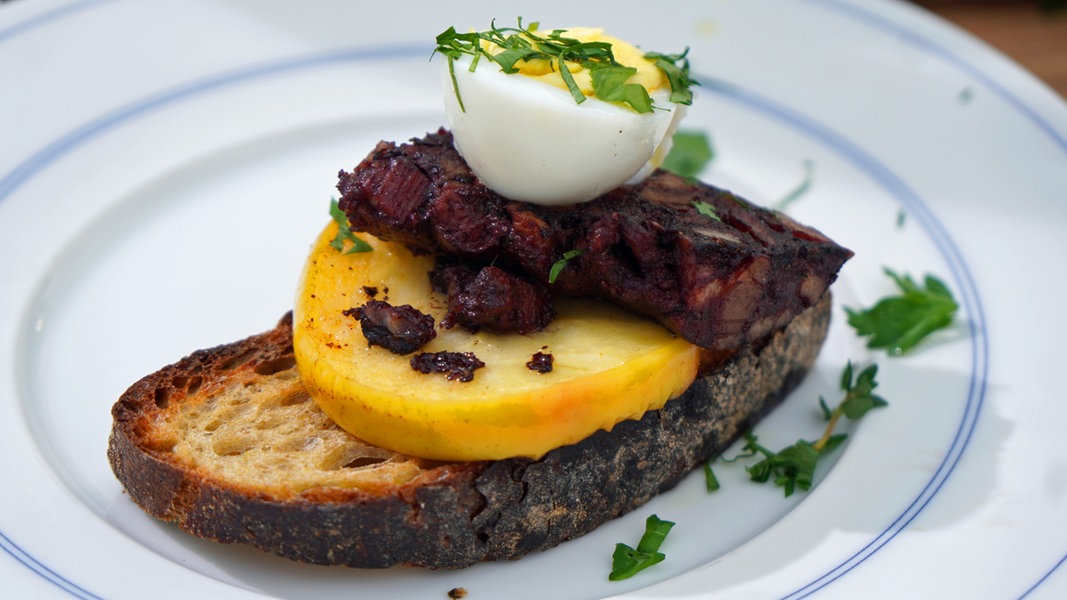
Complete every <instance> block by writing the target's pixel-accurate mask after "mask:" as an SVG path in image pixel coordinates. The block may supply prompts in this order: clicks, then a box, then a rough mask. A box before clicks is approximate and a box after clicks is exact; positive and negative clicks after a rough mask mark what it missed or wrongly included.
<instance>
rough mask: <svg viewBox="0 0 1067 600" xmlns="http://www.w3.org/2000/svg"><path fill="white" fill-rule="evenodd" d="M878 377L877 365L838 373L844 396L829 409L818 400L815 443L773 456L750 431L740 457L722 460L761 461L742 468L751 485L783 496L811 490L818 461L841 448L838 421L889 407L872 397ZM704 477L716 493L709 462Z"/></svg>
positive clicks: (804, 443)
mask: <svg viewBox="0 0 1067 600" xmlns="http://www.w3.org/2000/svg"><path fill="white" fill-rule="evenodd" d="M877 374H878V365H876V364H872V365H870V366H868V367H866V368H864V369H863V370H862V371H860V372H859V373H858V374H857V373H855V369H854V367H853V365H852V363H851V362H849V363H848V365H847V366H846V367H845V369H844V371H843V372H842V373H841V382H840V387H841V391H843V392H844V396H843V397H842V399H841V401H840V402H839V403H838V404H837V406H835V407H834V408H833V409H831V408H830V407H829V406H828V405H827V404H826V400H825V399H824V398H821V397H820V398H819V407H820V408H821V409H822V412H823V416H824V417H825V418H826V421H827V423H826V428H825V429H824V431H823V434H822V436H821V437H820V438H819V439H818V440H816V441H814V442H811V441H808V440H803V439H802V440H797V442H796V443H794V444H792V445H790V446H786V447H785V448H783V449H781V450H779V451H777V452H775V451H773V450H770V449H769V448H767V447H765V446H763V445H761V444H760V443H759V438H758V437H757V436H756V435H755V434H753V433H752V432H751V431H749V432H747V433H745V434H744V439H745V445H744V446H743V447H742V448H741V454H739V455H737V456H736V457H734V458H730V459H722V460H723V462H737V461H740V460H745V459H749V458H753V457H757V456H758V457H761V458H760V460H759V461H758V462H756V463H754V464H751V465H749V466H746V467H745V471H747V472H748V476H749V479H751V480H752V481H755V482H757V483H765V482H767V481H773V482H774V484H775V485H778V486H780V487H782V488H783V490H784V492H785V495H786V496H791V495H792V494H793V492H794V491H796V489H798V488H799V489H801V490H809V489H811V484H812V482H813V481H814V480H815V467H816V465H817V464H818V460H819V458H820V457H822V456H824V455H826V454H828V453H829V452H830V451H832V450H833V449H834V448H836V447H838V446H839V445H841V443H842V442H844V441H845V439H846V437H847V434H844V433H834V430H835V429H836V427H837V423H838V421H839V420H840V419H841V417H846V418H848V419H850V420H856V419H859V418H861V417H863V415H865V414H867V413H868V412H869V411H870V410H871V409H873V408H878V407H881V406H886V405H887V404H888V403H887V402H886V401H885V399H884V398H882V397H881V396H878V395H876V394H875V393H874V388H876V387H878V383H877V382H876V381H875V377H876V376H877ZM704 476H705V479H706V481H707V487H708V491H714V490H716V489H718V487H719V483H718V480H717V479H716V478H715V473H714V472H713V471H712V468H711V461H709V462H708V463H707V464H705V466H704Z"/></svg>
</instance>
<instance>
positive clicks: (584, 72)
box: [108, 21, 851, 568]
mask: <svg viewBox="0 0 1067 600" xmlns="http://www.w3.org/2000/svg"><path fill="white" fill-rule="evenodd" d="M437 51H438V53H439V54H441V55H443V58H444V60H443V61H442V65H443V67H442V71H443V73H444V76H443V79H444V82H445V90H446V91H445V97H446V107H447V109H448V112H449V128H448V129H441V130H439V131H437V132H433V133H429V134H427V135H425V136H423V137H421V138H418V139H414V140H411V141H409V142H407V143H402V144H395V143H391V142H382V143H380V144H378V146H377V147H376V148H374V149H373V150H372V151H371V152H370V154H369V155H368V156H367V157H366V158H365V159H364V160H363V161H362V162H360V163H359V164H358V165H356V166H355V168H353V169H352V170H351V171H342V172H341V173H340V175H339V183H338V190H339V192H340V200H339V202H338V203H337V204H336V205H334V207H333V214H334V219H333V220H332V221H331V222H330V223H329V224H328V226H327V227H326V229H325V230H324V231H323V233H322V234H321V236H320V237H319V239H318V240H317V241H315V242H314V245H313V247H312V250H311V254H310V257H309V258H308V260H307V265H306V267H305V271H304V274H303V277H302V279H301V282H300V284H299V288H298V291H297V296H296V302H295V305H294V307H293V309H292V312H291V314H287V315H286V316H285V317H284V318H283V319H282V320H281V322H280V323H278V325H277V326H276V327H275V328H274V329H273V330H271V331H268V332H266V333H263V334H260V335H256V336H253V337H249V338H247V339H244V340H241V341H238V342H234V343H231V344H226V345H223V346H219V347H216V348H211V349H207V350H200V351H197V352H195V353H193V354H191V355H189V356H188V357H186V358H184V359H182V360H180V361H179V362H177V363H175V364H173V365H170V366H167V367H164V368H162V369H161V370H159V371H158V372H156V373H153V374H151V375H148V376H147V377H145V378H143V379H142V380H140V381H138V382H137V383H135V384H134V385H133V386H132V387H130V388H129V390H128V391H127V392H126V393H125V394H123V396H122V397H121V398H120V399H119V400H118V402H117V403H116V404H115V405H114V408H113V416H114V427H113V430H112V433H111V438H110V445H109V449H108V457H109V459H110V462H111V465H112V468H113V469H114V472H115V474H116V475H117V477H118V479H119V480H120V481H121V482H122V484H123V485H124V486H125V488H126V490H127V491H128V493H129V496H130V498H131V499H132V500H133V501H134V502H136V503H137V504H138V505H140V506H141V507H142V508H143V509H144V510H145V511H147V512H148V513H149V514H151V515H153V516H155V517H157V518H159V519H163V520H165V521H171V522H173V523H175V524H176V525H177V526H178V527H180V528H181V529H183V530H185V531H188V532H189V533H192V534H193V535H197V536H200V537H204V538H208V539H212V540H217V541H221V542H240V543H245V544H249V545H252V546H255V547H258V548H261V549H263V550H266V551H268V552H272V553H275V554H279V555H281V556H285V557H288V558H291V559H294V560H298V561H304V562H310V563H318V564H341V565H349V566H356V567H387V566H390V565H395V564H407V565H421V566H427V567H446V568H455V567H464V566H467V565H470V564H472V563H475V562H477V561H485V560H499V559H515V558H519V557H521V556H523V555H524V554H527V553H529V552H532V551H537V550H542V549H546V548H550V547H552V546H555V545H557V544H559V543H560V542H563V541H565V540H568V539H571V538H574V537H577V536H580V535H582V534H584V533H586V532H589V531H590V530H592V529H594V528H595V527H597V526H598V525H600V524H602V523H604V522H605V521H608V520H610V519H612V518H615V517H617V516H619V515H621V514H624V513H626V512H628V511H631V510H633V509H635V508H636V507H639V506H641V505H642V504H643V503H645V502H647V501H648V500H649V499H651V498H652V497H653V496H655V495H656V494H657V493H659V492H661V491H663V490H666V489H668V488H670V487H672V486H674V485H675V484H676V483H677V482H678V481H679V480H680V479H681V478H682V477H684V476H685V475H686V474H687V473H688V472H689V471H690V470H691V469H693V468H694V467H695V466H697V465H699V464H701V463H703V462H704V461H706V460H707V459H708V458H709V457H710V456H713V455H714V454H717V453H718V452H721V451H722V450H723V449H724V448H725V447H726V446H727V445H728V444H729V443H731V442H732V441H733V440H734V439H736V438H737V436H739V435H740V434H741V433H742V432H743V431H745V430H746V429H747V428H749V427H751V426H752V425H753V424H754V423H755V422H756V421H757V420H758V419H759V418H760V417H761V416H763V415H764V414H766V413H767V412H768V411H769V410H771V409H772V408H773V407H774V406H775V405H776V404H777V403H778V402H780V401H781V400H782V399H783V398H784V397H785V395H786V394H788V392H789V391H790V390H791V389H793V388H794V387H795V386H796V385H797V384H798V383H799V382H800V381H801V379H802V378H803V377H804V375H805V374H806V372H807V371H808V370H809V368H810V367H811V366H812V364H813V362H814V360H815V357H816V355H817V353H818V351H819V349H820V346H821V344H822V342H823V339H824V336H825V334H826V330H827V326H828V322H829V314H830V296H829V287H830V284H831V283H832V282H833V281H834V279H835V278H836V276H837V272H838V270H839V269H840V267H841V266H842V265H843V264H844V262H845V261H847V260H848V259H849V257H850V256H851V252H849V251H848V250H846V249H844V248H841V247H840V246H838V245H837V244H835V243H834V242H833V241H831V240H830V239H828V238H827V237H826V236H824V235H822V234H821V233H819V232H818V231H816V230H814V229H812V228H810V227H806V226H804V225H801V224H798V223H797V222H795V221H793V220H792V219H790V218H788V217H786V216H784V215H782V214H780V213H777V212H774V211H770V210H767V209H764V208H761V207H759V206H756V205H755V204H752V203H750V202H748V201H746V200H744V199H742V198H739V197H737V196H735V195H733V194H731V193H729V192H727V191H723V190H720V189H716V188H714V187H711V186H709V185H706V184H704V183H701V182H699V181H694V180H691V179H688V178H684V177H682V176H679V175H676V174H673V173H670V172H667V171H664V170H660V169H657V166H658V165H659V164H660V162H661V161H662V160H663V157H664V156H665V154H666V153H667V151H668V149H669V144H670V138H671V135H672V133H673V131H674V129H675V127H676V124H677V122H678V119H679V118H680V117H681V115H682V113H683V112H684V110H685V107H686V105H687V104H688V103H689V102H690V101H691V93H690V91H689V86H690V85H692V83H693V82H691V81H690V80H689V75H688V63H687V60H686V57H685V54H684V53H682V54H678V55H665V54H657V53H649V52H642V51H639V50H637V49H636V48H635V47H633V46H631V45H629V44H626V43H625V42H622V41H620V40H617V39H614V38H610V37H608V36H606V35H604V34H603V33H602V32H600V31H598V30H590V29H573V30H554V31H550V32H542V31H540V30H539V29H537V28H536V26H523V25H522V23H521V21H520V23H519V26H518V27H516V28H496V27H494V28H493V29H491V30H489V31H486V32H479V33H469V34H460V33H456V31H455V30H453V29H449V30H448V31H446V32H444V33H443V34H441V36H439V37H438V49H437ZM283 310H284V309H283Z"/></svg>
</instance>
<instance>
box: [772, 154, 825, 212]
mask: <svg viewBox="0 0 1067 600" xmlns="http://www.w3.org/2000/svg"><path fill="white" fill-rule="evenodd" d="M814 172H815V163H814V162H812V161H811V160H805V161H804V179H802V180H801V181H800V183H798V184H797V186H796V187H794V188H793V189H792V190H790V191H789V193H788V194H786V195H785V196H783V197H782V199H781V200H779V201H778V203H777V204H775V205H774V209H775V210H777V211H780V212H785V209H786V208H788V207H789V205H790V204H792V203H794V202H796V201H797V200H798V199H799V198H800V197H801V196H803V195H804V194H806V193H808V190H809V189H811V184H812V181H813V177H812V175H813V173H814Z"/></svg>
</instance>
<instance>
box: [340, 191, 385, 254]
mask: <svg viewBox="0 0 1067 600" xmlns="http://www.w3.org/2000/svg"><path fill="white" fill-rule="evenodd" d="M330 217H331V218H333V220H334V222H335V223H337V235H335V236H334V238H333V240H332V241H330V247H331V248H333V249H334V250H336V251H338V252H344V253H345V254H355V253H357V252H370V251H372V250H374V248H372V247H371V245H370V244H368V243H367V242H365V241H363V240H362V239H360V238H359V237H357V236H356V235H355V234H354V233H352V228H351V227H350V226H349V225H348V215H346V214H345V212H344V211H343V210H341V207H340V206H338V205H337V199H336V198H330ZM345 242H348V243H350V244H352V247H351V248H349V249H348V251H345Z"/></svg>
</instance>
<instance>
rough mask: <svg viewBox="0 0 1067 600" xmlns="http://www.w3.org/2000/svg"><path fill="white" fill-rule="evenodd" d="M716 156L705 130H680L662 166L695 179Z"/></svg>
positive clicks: (675, 135)
mask: <svg viewBox="0 0 1067 600" xmlns="http://www.w3.org/2000/svg"><path fill="white" fill-rule="evenodd" d="M714 158H715V150H714V148H712V145H711V138H710V137H708V134H707V133H706V132H704V131H678V132H676V133H675V134H674V136H673V139H672V142H671V151H670V152H668V153H667V157H666V158H664V159H663V164H661V165H660V168H661V169H663V170H665V171H670V172H672V173H675V174H677V175H681V176H682V177H685V178H686V179H695V178H696V177H697V175H700V173H701V172H703V171H704V169H706V168H707V166H708V165H709V164H711V161H712V160H713V159H714Z"/></svg>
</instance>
